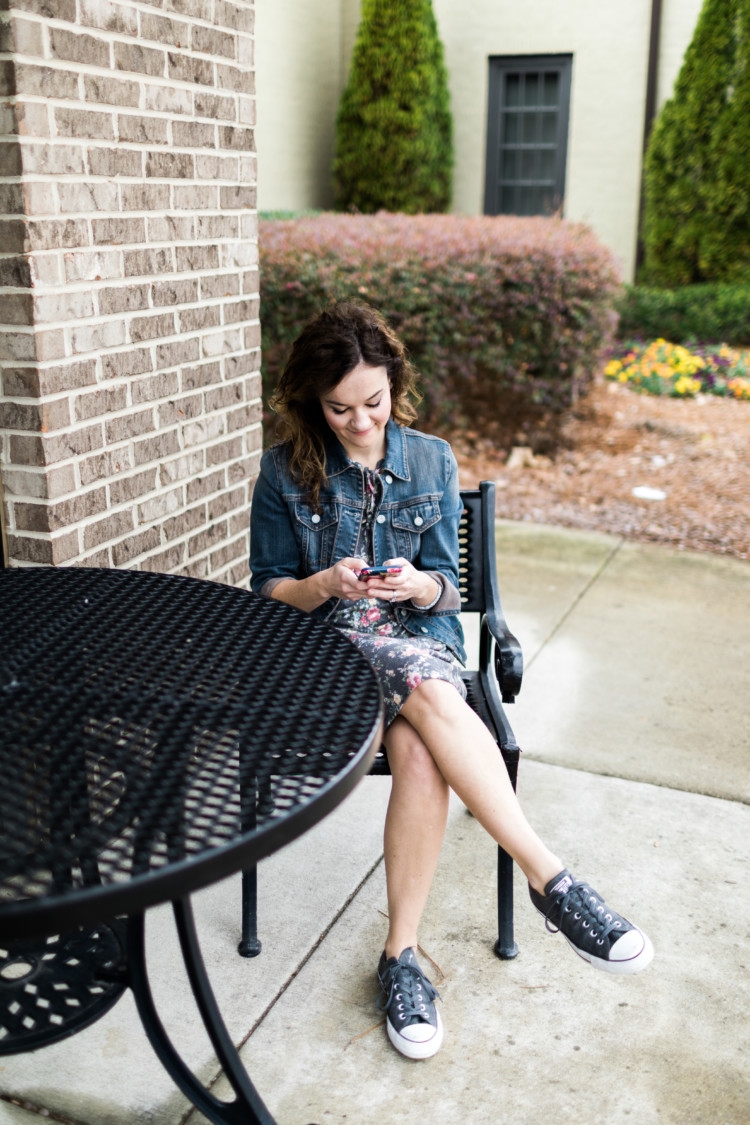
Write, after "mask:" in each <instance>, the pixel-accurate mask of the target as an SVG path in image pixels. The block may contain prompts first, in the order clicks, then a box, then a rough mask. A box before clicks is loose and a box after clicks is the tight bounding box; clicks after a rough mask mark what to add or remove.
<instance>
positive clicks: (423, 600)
mask: <svg viewBox="0 0 750 1125" xmlns="http://www.w3.org/2000/svg"><path fill="white" fill-rule="evenodd" d="M361 565H362V564H361V563H360V566H361ZM383 566H393V567H396V566H398V567H401V570H400V572H399V573H397V574H386V575H385V576H383V577H376V578H368V579H367V581H366V582H364V583H362V582H361V583H360V586H364V587H365V597H368V598H381V599H382V600H383V601H386V602H407V601H412V602H414V603H415V604H416V605H420V604H421V605H429V604H430V602H432V601H434V600H435V598H436V597H437V595H438V594H439V592H440V591H439V588H438V584H437V582H436V581H435V579H434V578H431V577H430V575H429V574H423V573H422V571H421V570H417V569H416V568H415V567H413V566H412V564H411V563H410V562H409V561H408V560H407V559H386V560H385V562H384V563H383ZM360 597H362V595H361V594H360Z"/></svg>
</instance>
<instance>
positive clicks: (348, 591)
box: [319, 559, 372, 602]
mask: <svg viewBox="0 0 750 1125" xmlns="http://www.w3.org/2000/svg"><path fill="white" fill-rule="evenodd" d="M363 566H367V563H366V562H365V561H364V559H341V561H340V562H337V563H335V565H334V566H331V567H329V568H328V569H327V570H323V571H321V572H320V573H319V578H320V579H321V581H322V582H323V584H324V586H325V589H326V591H327V592H328V597H329V598H342V599H343V600H344V601H347V602H355V601H357V600H358V599H359V598H369V597H371V596H372V595H371V594H370V591H369V587H368V584H367V583H365V582H360V580H359V578H358V577H357V575H358V574H359V572H360V570H361V569H362V567H363Z"/></svg>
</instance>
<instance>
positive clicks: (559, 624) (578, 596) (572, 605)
mask: <svg viewBox="0 0 750 1125" xmlns="http://www.w3.org/2000/svg"><path fill="white" fill-rule="evenodd" d="M624 542H625V540H624V539H620V540H619V541H618V542H617V543H616V544H615V546H614V547H613V548H612V550H611V551H610V552H609V554H608V555H607V557H606V558H605V559H604V560H603V561H602V562H601V563H600V564H599V566H598V567H597V569H596V570H595V571H594V573H593V574H592V575H591V577H590V578H589V580H588V582H587V583H586V584H585V586H584V587H583V589H582V590H580V591H579V593H578V594H576V596H575V598H574V599H573V601H572V602H571V603H570V605H569V606H568V608H567V609H566V610H565V613H564V614H563V615H562V617H561V618H560V620H559V621H557V622H556V623H555V625H553V627H552V628H551V629H550V631H549V633H548V634H547V636H546V637H545V638H544V640H543V641H542V643H541V644H540V645H539V647H538V648H537V650H536V652H535V653H534V655H533V656H532V657H531V659H530V660H529V662H528V664H525V666H524V672H527V671H528V669H529V668H530V667H531V665H532V664H533V663H534V661H535V660H536V658H537V656H539V654H540V653H541V652H542V650H543V649H544V648H545V646H546V645H547V644H548V643H549V642H550V641H551V640H552V638H553V637H554V636H555V634H556V633H557V632H559V630H560V629H561V628H562V627H563V625H564V624H565V622H566V621H567V620H568V618H569V617H570V615H571V613H572V612H573V610H574V609H575V608H576V607H577V606H578V605H579V604H580V602H581V601H582V600H583V599H584V598H585V597H586V594H587V593H588V592H589V590H590V589H591V587H592V586H593V585H594V583H595V582H598V580H599V578H601V576H602V574H603V573H604V571H605V570H606V569H607V567H608V566H609V564H610V563H611V562H612V559H613V558H614V557H615V555H616V554H617V552H618V551H619V550H620V548H621V547H622V545H623V543H624Z"/></svg>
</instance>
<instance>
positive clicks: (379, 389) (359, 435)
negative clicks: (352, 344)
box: [320, 363, 391, 469]
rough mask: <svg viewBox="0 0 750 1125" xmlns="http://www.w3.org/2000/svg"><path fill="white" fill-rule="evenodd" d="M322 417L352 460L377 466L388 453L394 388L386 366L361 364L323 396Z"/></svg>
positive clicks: (321, 400) (370, 466) (373, 466)
mask: <svg viewBox="0 0 750 1125" xmlns="http://www.w3.org/2000/svg"><path fill="white" fill-rule="evenodd" d="M320 404H321V407H322V409H323V416H324V418H325V420H326V422H327V423H328V425H329V426H330V428H331V429H332V430H333V432H334V434H335V435H336V437H337V438H338V439H339V441H340V442H341V444H342V445H343V447H344V450H345V452H346V453H347V455H348V456H349V457H350V458H351V459H352V460H353V461H359V462H360V463H361V464H363V465H366V466H367V467H368V468H371V469H374V468H375V466H376V465H377V463H378V461H380V460H381V459H382V458H383V457H384V456H385V427H386V425H387V423H388V419H389V418H390V416H391V388H390V384H389V381H388V372H387V371H386V369H385V367H370V366H369V365H368V364H366V363H359V364H357V366H356V367H355V368H354V369H353V370H352V371H350V372H349V374H348V375H345V376H344V378H343V379H342V380H341V382H340V383H338V384H337V385H336V386H335V387H334V388H333V390H332V391H329V393H328V394H325V395H322V396H321V399H320Z"/></svg>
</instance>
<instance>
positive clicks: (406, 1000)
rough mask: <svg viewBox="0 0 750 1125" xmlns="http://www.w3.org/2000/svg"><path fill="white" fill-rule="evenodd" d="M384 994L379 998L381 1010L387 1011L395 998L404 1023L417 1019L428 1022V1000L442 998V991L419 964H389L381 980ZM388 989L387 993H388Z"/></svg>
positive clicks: (399, 1014) (400, 1018)
mask: <svg viewBox="0 0 750 1125" xmlns="http://www.w3.org/2000/svg"><path fill="white" fill-rule="evenodd" d="M381 987H382V989H383V995H382V996H381V997H380V999H379V1000H378V1008H379V1009H380V1011H381V1012H387V1011H388V1009H389V1008H390V1006H391V1004H392V1002H393V1001H394V999H395V1000H396V1001H397V1004H398V1018H399V1020H400V1021H401V1022H402V1023H404V1024H409V1023H411V1022H412V1021H413V1020H415V1019H420V1020H424V1021H425V1022H427V1005H426V1004H425V997H426V998H427V1000H435V999H438V1000H439V999H440V993H439V992H438V990H437V989H436V988H435V986H434V984H433V983H432V982H431V981H429V980H428V979H427V977H426V976H425V975H424V973H423V972H422V970H421V969H420V968H419V967H418V966H417V965H389V966H388V968H387V969H386V970H385V972H384V973H383V979H382V981H381ZM386 990H387V993H386Z"/></svg>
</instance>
